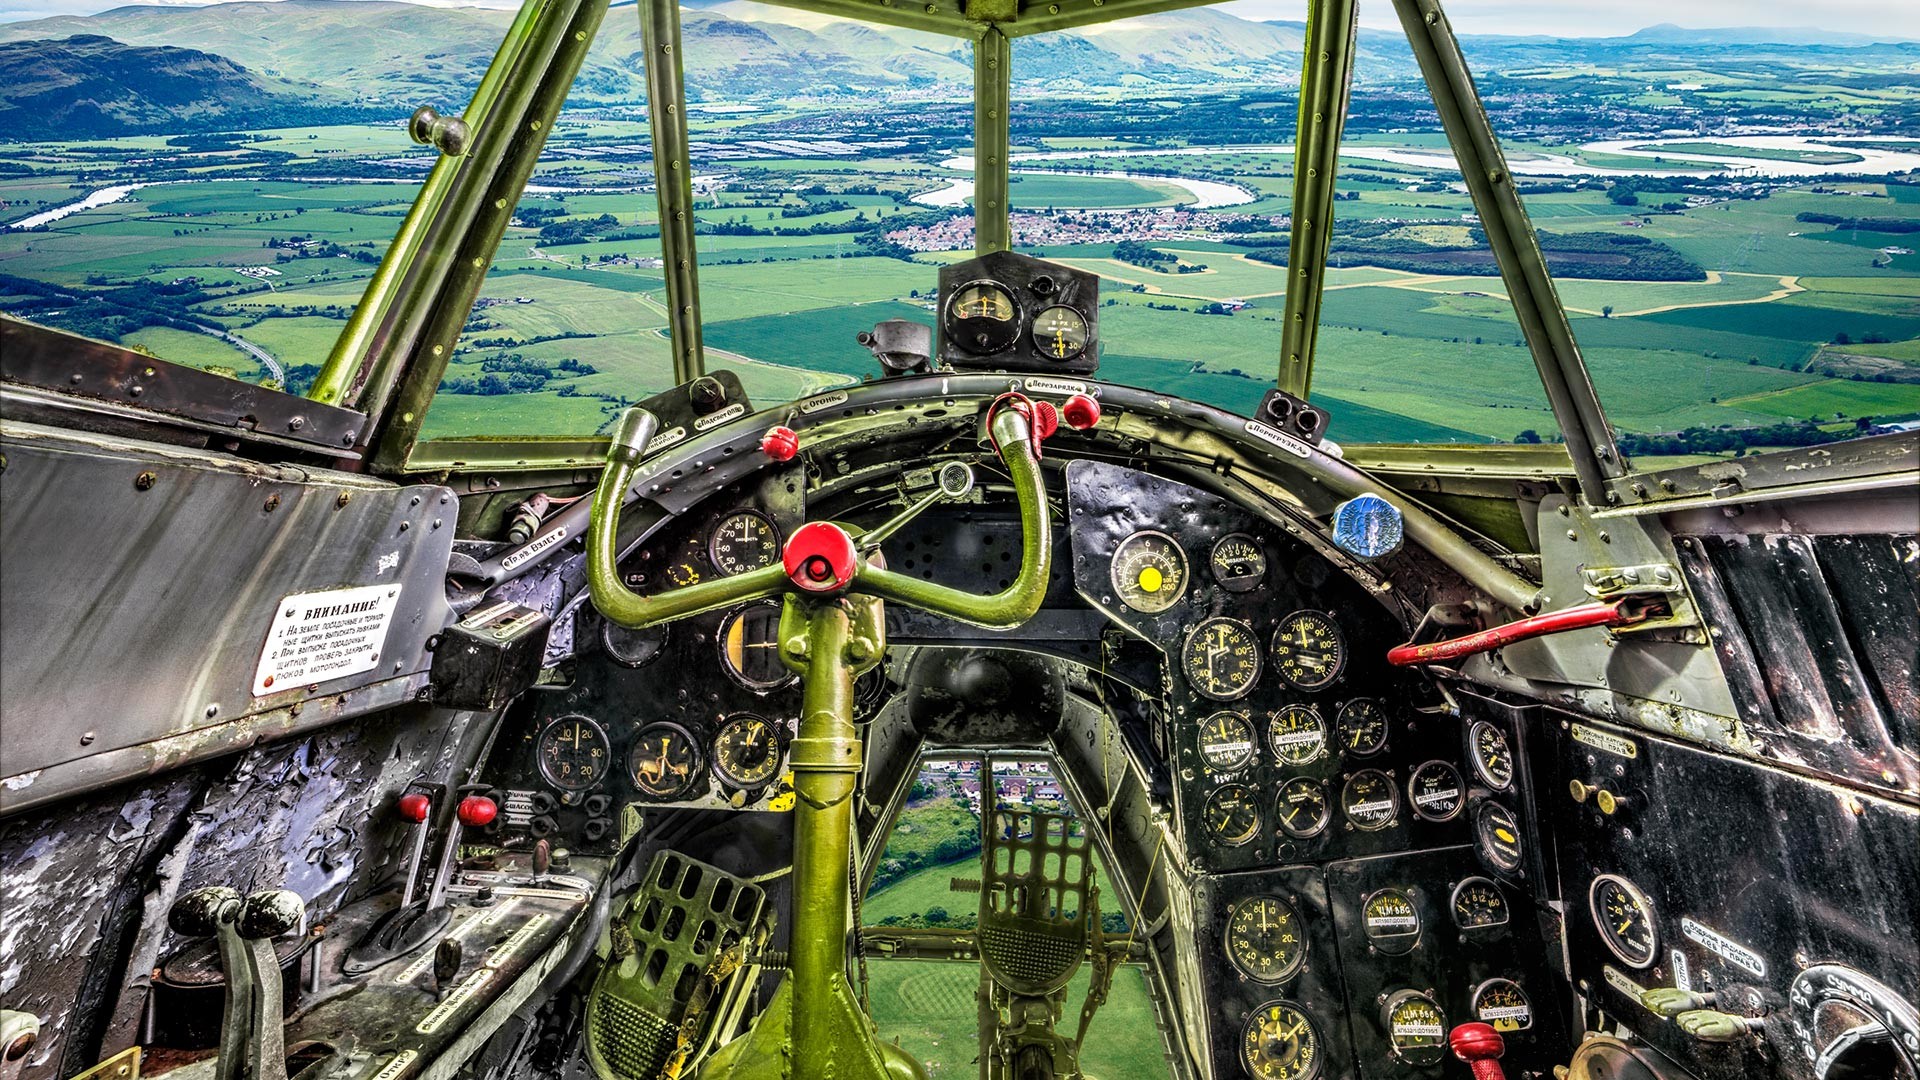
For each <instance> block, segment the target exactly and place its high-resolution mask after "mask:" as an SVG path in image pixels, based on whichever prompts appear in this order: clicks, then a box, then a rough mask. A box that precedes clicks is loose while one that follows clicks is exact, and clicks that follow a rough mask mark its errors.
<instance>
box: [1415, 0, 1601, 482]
mask: <svg viewBox="0 0 1920 1080" xmlns="http://www.w3.org/2000/svg"><path fill="white" fill-rule="evenodd" d="M1393 7H1394V10H1395V11H1396V12H1397V13H1398V14H1399V16H1400V22H1401V24H1402V25H1403V26H1404V27H1405V28H1406V31H1407V40H1408V42H1409V43H1410V44H1412V46H1413V55H1414V58H1415V59H1416V60H1417V61H1419V64H1420V71H1421V73H1422V74H1423V75H1424V76H1425V77H1426V80H1427V88H1428V90H1430V91H1431V92H1432V94H1433V104H1434V107H1435V109H1437V110H1438V111H1439V113H1440V122H1441V125H1442V126H1443V127H1445V128H1446V132H1447V141H1448V142H1449V143H1451V144H1452V146H1453V153H1454V157H1455V158H1456V159H1457V160H1458V162H1459V165H1460V173H1461V175H1462V176H1463V177H1464V178H1465V179H1466V182H1467V191H1468V192H1469V193H1470V194H1471V195H1472V196H1473V206H1474V209H1475V210H1476V211H1478V212H1479V215H1480V226H1481V228H1483V229H1485V230H1486V233H1487V241H1488V243H1489V244H1490V245H1491V247H1492V248H1493V254H1494V258H1495V260H1496V261H1497V262H1498V263H1499V264H1500V277H1501V280H1502V282H1503V283H1504V284H1505V285H1506V288H1507V295H1508V296H1510V297H1511V298H1512V299H1513V311H1514V315H1515V316H1517V317H1518V319H1519V322H1520V329H1521V331H1522V333H1524V334H1525V336H1526V339H1527V347H1528V348H1529V349H1530V350H1531V351H1532V352H1533V361H1534V366H1535V367H1537V368H1539V370H1540V380H1541V382H1542V383H1544V384H1545V386H1546V391H1547V400H1548V402H1549V403H1550V404H1551V405H1552V406H1553V415H1554V418H1555V419H1556V420H1558V421H1559V423H1560V431H1561V434H1562V435H1563V436H1564V437H1565V438H1566V444H1567V453H1568V455H1569V456H1570V457H1571V458H1572V459H1573V469H1574V475H1575V476H1577V477H1578V478H1579V481H1580V490H1581V493H1582V494H1583V495H1584V496H1585V497H1586V499H1587V501H1588V502H1590V503H1593V504H1596V505H1600V506H1604V505H1606V504H1607V503H1609V502H1612V501H1615V500H1617V499H1618V498H1619V496H1617V495H1614V494H1612V493H1610V492H1609V491H1608V490H1607V484H1606V481H1607V479H1608V478H1610V477H1615V476H1619V475H1621V474H1622V473H1623V472H1624V471H1625V469H1624V467H1623V466H1622V463H1621V461H1620V452H1619V448H1618V447H1616V446H1615V445H1614V440H1613V430H1612V429H1611V428H1609V427H1608V426H1607V420H1606V415H1605V414H1604V413H1603V412H1602V410H1601V408H1600V398H1599V395H1598V394H1596V393H1595V392H1594V389H1593V381H1592V379H1590V378H1589V377H1588V375H1587V365H1586V361H1585V360H1583V359H1582V358H1581V356H1580V346H1579V345H1578V343H1576V342H1575V341H1574V339H1573V328H1572V327H1571V326H1570V325H1568V323H1567V313H1566V310H1565V309H1564V308H1562V307H1561V305H1560V294H1559V292H1558V291H1557V290H1556V289H1555V288H1554V285H1553V277H1552V275H1551V274H1549V273H1548V272H1547V261H1546V257H1545V256H1544V255H1542V254H1541V252H1540V240H1539V237H1538V236H1536V235H1535V234H1534V230H1533V222H1532V220H1531V219H1530V218H1528V216H1527V209H1526V207H1525V206H1524V205H1523V204H1522V203H1521V201H1520V193H1519V192H1518V191H1516V190H1514V186H1513V177H1512V174H1511V173H1510V172H1509V171H1508V169H1507V159H1506V156H1505V155H1504V154H1503V153H1502V152H1501V150H1500V143H1499V140H1498V139H1496V138H1495V137H1494V133H1493V125H1492V123H1491V122H1490V121H1489V120H1488V119H1487V110H1486V108H1485V107H1484V106H1483V105H1482V104H1481V103H1480V92H1479V91H1478V90H1477V89H1475V87H1474V85H1473V75H1472V73H1471V72H1470V71H1468V69H1467V61H1466V57H1465V56H1464V55H1463V54H1462V53H1461V51H1460V42H1459V40H1458V39H1457V38H1456V37H1454V34H1453V27H1452V26H1451V25H1450V24H1449V23H1448V22H1447V17H1446V14H1445V12H1443V11H1441V9H1440V2H1439V0H1393Z"/></svg>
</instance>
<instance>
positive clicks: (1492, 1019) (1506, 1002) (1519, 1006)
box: [1473, 979, 1533, 1031]
mask: <svg viewBox="0 0 1920 1080" xmlns="http://www.w3.org/2000/svg"><path fill="white" fill-rule="evenodd" d="M1473 1018H1474V1019H1475V1020H1478V1021H1480V1022H1481V1023H1483V1024H1486V1025H1488V1026H1490V1027H1492V1028H1493V1030H1495V1031H1525V1030H1527V1029H1528V1028H1530V1027H1532V1026H1533V1002H1531V1001H1529V1000H1527V992H1526V991H1525V990H1522V989H1520V984H1519V983H1517V982H1514V981H1513V980H1512V979H1488V980H1487V981H1486V982H1483V983H1481V984H1480V985H1479V986H1476V987H1474V988H1473Z"/></svg>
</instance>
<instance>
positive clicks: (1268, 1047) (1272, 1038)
mask: <svg viewBox="0 0 1920 1080" xmlns="http://www.w3.org/2000/svg"><path fill="white" fill-rule="evenodd" d="M1240 1063H1241V1064H1242V1065H1245V1066H1246V1068H1247V1073H1248V1075H1250V1076H1252V1077H1253V1078H1254V1080H1315V1078H1316V1077H1318V1076H1319V1075H1320V1032H1319V1031H1318V1030H1316V1029H1315V1028H1314V1026H1313V1021H1312V1020H1309V1019H1308V1018H1307V1014H1306V1013H1304V1012H1302V1011H1300V1007H1299V1006H1298V1005H1295V1004H1293V1003H1292V1002H1287V1001H1269V1002H1267V1003H1266V1004H1265V1005H1262V1006H1260V1007H1259V1008H1258V1009H1255V1010H1254V1011H1253V1015H1252V1016H1251V1017H1248V1018H1247V1029H1246V1031H1245V1033H1243V1034H1242V1035H1241V1037H1240Z"/></svg>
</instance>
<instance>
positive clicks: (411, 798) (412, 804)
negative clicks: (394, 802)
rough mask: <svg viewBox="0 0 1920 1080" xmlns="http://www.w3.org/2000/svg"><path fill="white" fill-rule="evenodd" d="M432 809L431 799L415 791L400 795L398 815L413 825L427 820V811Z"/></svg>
mask: <svg viewBox="0 0 1920 1080" xmlns="http://www.w3.org/2000/svg"><path fill="white" fill-rule="evenodd" d="M432 809H433V800H432V799H429V798H427V797H426V796H425V795H422V794H420V793H419V792H417V791H414V792H409V793H408V794H405V795H402V796H400V816H401V817H402V818H403V819H405V820H407V821H411V822H413V823H414V824H415V825H418V824H420V823H421V822H423V821H425V820H427V812H428V811H430V810H432Z"/></svg>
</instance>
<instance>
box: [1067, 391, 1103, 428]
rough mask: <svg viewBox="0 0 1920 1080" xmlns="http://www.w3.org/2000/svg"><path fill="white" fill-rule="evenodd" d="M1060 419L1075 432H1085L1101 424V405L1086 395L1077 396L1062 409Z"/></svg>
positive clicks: (1068, 400) (1070, 399)
mask: <svg viewBox="0 0 1920 1080" xmlns="http://www.w3.org/2000/svg"><path fill="white" fill-rule="evenodd" d="M1060 419H1062V420H1064V421H1066V423H1067V426H1068V427H1070V428H1072V429H1073V430H1075V431H1085V430H1087V429H1088V428H1090V427H1092V426H1093V425H1095V424H1097V423H1099V422H1100V403H1099V402H1097V401H1095V400H1093V399H1092V398H1090V397H1088V396H1087V395H1085V394H1075V395H1073V396H1072V397H1070V398H1068V399H1067V403H1066V404H1065V405H1063V406H1061V407H1060Z"/></svg>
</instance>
